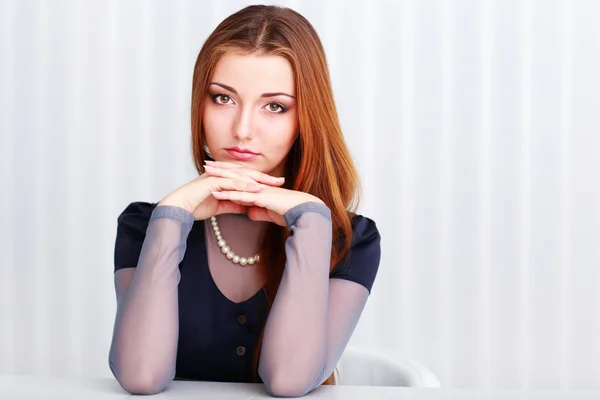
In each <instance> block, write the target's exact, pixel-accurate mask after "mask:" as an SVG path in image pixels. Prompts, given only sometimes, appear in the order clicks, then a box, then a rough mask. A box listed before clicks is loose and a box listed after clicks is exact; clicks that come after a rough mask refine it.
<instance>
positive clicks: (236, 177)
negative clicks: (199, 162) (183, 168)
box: [158, 166, 283, 220]
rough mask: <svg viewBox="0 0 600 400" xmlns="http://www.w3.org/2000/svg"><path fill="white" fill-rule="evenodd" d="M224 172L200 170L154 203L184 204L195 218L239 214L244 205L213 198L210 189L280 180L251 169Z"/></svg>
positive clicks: (255, 187) (254, 188)
mask: <svg viewBox="0 0 600 400" xmlns="http://www.w3.org/2000/svg"><path fill="white" fill-rule="evenodd" d="M205 168H210V166H205ZM228 175H229V176H228V177H226V178H225V177H216V176H210V175H208V174H207V173H204V174H202V175H200V176H199V177H197V178H195V179H194V180H192V181H190V182H188V183H186V184H185V185H183V186H180V187H178V188H177V189H175V190H174V191H172V192H171V193H169V194H168V195H166V196H165V197H164V198H163V199H162V200H161V201H160V202H159V203H158V205H159V206H161V205H171V206H177V207H181V208H184V209H186V210H188V211H189V212H191V213H192V214H193V215H194V219H196V220H204V219H207V218H210V217H212V216H213V215H219V214H243V213H245V212H246V211H247V208H248V207H246V206H244V205H241V204H237V203H234V202H231V201H228V200H217V199H216V198H215V197H213V195H212V194H211V192H219V191H221V190H238V191H242V192H260V191H261V190H262V184H265V185H270V186H280V185H282V184H283V181H281V183H274V181H273V177H271V176H270V175H267V174H263V173H262V172H259V171H256V172H255V173H253V177H250V176H248V175H247V174H243V173H240V172H236V171H231V173H229V174H228Z"/></svg>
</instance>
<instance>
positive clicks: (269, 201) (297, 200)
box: [206, 161, 325, 226]
mask: <svg viewBox="0 0 600 400" xmlns="http://www.w3.org/2000/svg"><path fill="white" fill-rule="evenodd" d="M209 165H210V166H211V168H209V170H210V171H208V170H206V172H207V173H208V174H209V175H213V176H220V177H224V178H227V177H229V175H231V172H233V171H230V170H232V169H235V172H236V173H243V174H245V175H248V176H249V177H251V178H253V177H254V176H255V175H256V174H257V173H258V174H260V172H257V171H255V170H253V169H250V168H247V167H245V166H243V165H238V164H233V163H227V162H223V161H212V162H210V164H209ZM263 181H264V180H263ZM212 194H213V196H214V197H215V198H216V199H217V200H229V201H232V202H234V203H237V204H241V205H244V206H247V207H248V217H249V218H250V219H251V220H254V221H267V222H273V223H275V224H277V225H281V226H287V224H286V222H285V218H284V217H283V215H284V214H285V213H286V212H287V211H288V210H290V209H292V208H294V207H295V206H297V205H299V204H302V203H306V202H318V203H322V204H325V203H324V202H323V201H322V200H321V199H319V198H318V197H316V196H313V195H311V194H309V193H304V192H299V191H296V190H289V189H284V188H281V187H276V186H270V185H264V187H263V189H262V190H261V191H260V192H256V193H252V192H240V191H225V190H222V191H219V192H212Z"/></svg>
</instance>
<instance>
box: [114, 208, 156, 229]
mask: <svg viewBox="0 0 600 400" xmlns="http://www.w3.org/2000/svg"><path fill="white" fill-rule="evenodd" d="M156 205H157V203H147V202H142V201H138V202H133V203H130V204H129V205H127V207H125V209H124V210H123V211H122V212H121V214H119V217H118V218H117V225H118V228H119V229H121V230H132V231H138V230H140V229H143V230H144V232H145V230H146V228H147V227H148V222H149V221H150V216H151V215H152V211H154V209H155V208H156Z"/></svg>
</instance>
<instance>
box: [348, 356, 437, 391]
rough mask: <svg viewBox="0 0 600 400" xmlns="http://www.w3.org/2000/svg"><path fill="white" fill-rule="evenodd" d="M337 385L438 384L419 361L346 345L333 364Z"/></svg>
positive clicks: (421, 385) (433, 386)
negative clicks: (341, 354) (336, 364)
mask: <svg viewBox="0 0 600 400" xmlns="http://www.w3.org/2000/svg"><path fill="white" fill-rule="evenodd" d="M336 377H337V383H338V385H354V386H411V387H432V388H437V387H440V386H441V385H440V381H439V379H438V378H437V377H436V376H435V374H434V373H433V372H432V371H430V370H429V369H428V368H427V367H425V366H424V365H423V364H420V363H418V362H416V361H414V360H410V359H408V358H406V357H402V356H399V355H392V354H391V353H388V352H386V353H383V352H381V351H375V350H367V349H360V348H357V347H351V346H348V347H347V348H346V350H345V351H344V355H343V356H342V358H341V360H340V362H339V363H338V367H337V374H336Z"/></svg>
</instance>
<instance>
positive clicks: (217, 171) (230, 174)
mask: <svg viewBox="0 0 600 400" xmlns="http://www.w3.org/2000/svg"><path fill="white" fill-rule="evenodd" d="M204 171H206V173H207V174H208V175H210V176H220V177H222V178H232V179H239V180H242V181H247V182H256V181H255V180H254V179H252V178H251V177H250V176H248V175H245V174H242V173H239V172H236V171H234V170H231V169H224V168H217V167H211V166H210V165H205V166H204Z"/></svg>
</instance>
